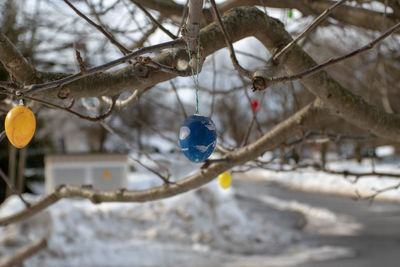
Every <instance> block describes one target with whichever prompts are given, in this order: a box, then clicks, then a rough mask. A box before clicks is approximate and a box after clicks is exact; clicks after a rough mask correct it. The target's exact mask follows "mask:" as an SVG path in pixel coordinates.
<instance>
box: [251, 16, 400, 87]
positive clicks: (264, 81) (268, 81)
mask: <svg viewBox="0 0 400 267" xmlns="http://www.w3.org/2000/svg"><path fill="white" fill-rule="evenodd" d="M399 29H400V23H398V24H396V25H394V26H392V27H391V28H389V29H387V30H386V31H385V32H384V33H382V34H381V35H380V36H379V37H378V38H376V39H375V40H373V41H371V42H370V43H368V44H366V45H364V46H362V47H360V48H358V49H355V50H353V51H352V52H350V53H348V54H345V55H343V56H339V57H335V58H331V59H329V60H327V61H325V62H324V63H321V64H318V65H316V66H314V67H312V68H309V69H307V70H305V71H302V72H300V73H297V74H294V75H290V76H283V77H272V78H269V77H263V76H262V74H261V73H262V71H260V72H255V73H254V74H253V87H254V90H263V89H265V88H268V87H269V86H271V85H273V84H277V83H281V82H289V81H295V80H299V79H302V78H304V77H306V76H308V75H311V74H313V73H315V72H317V71H320V70H322V69H324V68H326V67H328V66H330V65H333V64H335V63H338V62H340V61H343V60H346V59H349V58H351V57H354V56H356V55H358V54H360V53H362V52H365V51H367V50H370V49H372V48H373V47H374V46H375V45H376V44H378V43H379V42H380V41H382V40H384V39H385V38H387V37H388V36H390V35H391V34H392V33H394V32H396V31H398V30H399ZM260 74H261V75H260Z"/></svg>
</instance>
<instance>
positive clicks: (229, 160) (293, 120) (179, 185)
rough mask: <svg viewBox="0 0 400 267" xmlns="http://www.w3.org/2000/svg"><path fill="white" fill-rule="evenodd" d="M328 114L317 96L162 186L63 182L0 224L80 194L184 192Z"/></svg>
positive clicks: (138, 196) (100, 197) (121, 197)
mask: <svg viewBox="0 0 400 267" xmlns="http://www.w3.org/2000/svg"><path fill="white" fill-rule="evenodd" d="M327 115H328V111H327V110H326V109H325V108H324V107H323V106H322V103H321V101H319V100H316V101H314V102H313V103H312V104H310V105H308V106H306V107H304V108H303V109H302V110H300V111H299V112H297V113H296V114H294V115H293V116H291V117H290V118H288V119H287V120H285V121H283V122H282V123H280V124H279V125H277V126H276V127H275V128H273V129H272V130H271V131H270V132H268V133H267V134H265V135H264V136H262V137H261V138H259V139H258V140H257V141H255V142H254V143H252V144H250V145H248V146H245V147H243V148H241V149H238V150H235V151H232V152H230V153H228V154H226V155H225V156H224V158H223V159H222V160H219V161H216V162H212V163H210V164H209V166H208V167H207V168H204V169H201V170H200V171H198V172H197V173H195V174H193V175H190V176H188V177H186V178H184V179H183V180H180V181H178V182H176V183H173V184H166V185H164V186H160V187H154V188H151V189H147V190H139V191H129V190H125V189H121V190H115V191H98V190H93V189H91V188H86V187H80V186H70V185H62V186H60V187H59V188H57V189H56V190H55V191H53V192H52V193H50V194H49V195H46V196H44V197H43V198H41V199H39V200H37V201H36V202H34V203H32V205H31V207H30V208H28V209H24V210H22V211H19V212H16V213H15V214H13V215H10V216H7V217H4V218H0V226H5V225H8V224H11V223H15V222H18V221H21V220H24V219H26V218H28V217H30V216H33V215H34V214H37V213H38V212H40V211H41V210H43V209H45V208H47V207H48V206H50V205H52V204H54V203H56V202H57V201H58V200H60V199H61V198H71V197H83V198H88V199H90V200H91V201H92V202H94V203H100V202H110V201H111V202H115V201H118V202H145V201H151V200H157V199H162V198H167V197H171V196H174V195H178V194H181V193H183V192H187V191H189V190H192V189H194V188H197V187H200V186H201V185H204V184H206V183H208V182H210V181H211V180H213V179H214V178H215V177H216V176H218V174H220V173H221V172H224V171H226V170H228V169H230V168H232V167H233V166H236V165H241V164H244V163H245V162H247V161H249V160H252V159H255V158H257V157H258V156H260V155H261V154H263V153H264V152H265V151H270V150H272V149H274V148H276V147H279V146H280V145H281V144H282V143H283V142H285V141H286V139H287V138H289V137H290V136H292V134H293V131H296V129H297V130H298V129H308V128H311V127H313V126H314V125H315V124H316V123H317V122H318V121H319V120H321V119H323V118H324V117H326V116H327Z"/></svg>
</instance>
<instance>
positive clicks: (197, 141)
mask: <svg viewBox="0 0 400 267" xmlns="http://www.w3.org/2000/svg"><path fill="white" fill-rule="evenodd" d="M216 144H217V131H216V128H215V124H214V122H213V121H212V120H211V119H210V118H208V117H205V116H201V115H198V114H195V115H192V116H190V117H188V118H187V119H186V120H185V121H184V122H183V123H182V125H181V129H180V131H179V145H180V146H181V149H182V152H183V154H184V155H185V156H186V157H187V158H188V159H189V160H191V161H193V162H202V161H205V160H206V159H207V158H208V157H209V156H210V155H211V153H212V152H213V151H214V149H215V146H216Z"/></svg>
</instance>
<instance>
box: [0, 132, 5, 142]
mask: <svg viewBox="0 0 400 267" xmlns="http://www.w3.org/2000/svg"><path fill="white" fill-rule="evenodd" d="M5 137H6V131H2V132H0V142H1V141H3V139H4V138H5Z"/></svg>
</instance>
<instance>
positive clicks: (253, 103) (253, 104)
mask: <svg viewBox="0 0 400 267" xmlns="http://www.w3.org/2000/svg"><path fill="white" fill-rule="evenodd" d="M259 104H260V103H258V101H257V100H255V99H253V100H251V106H252V107H253V110H254V112H256V111H257V110H258V106H259Z"/></svg>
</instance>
